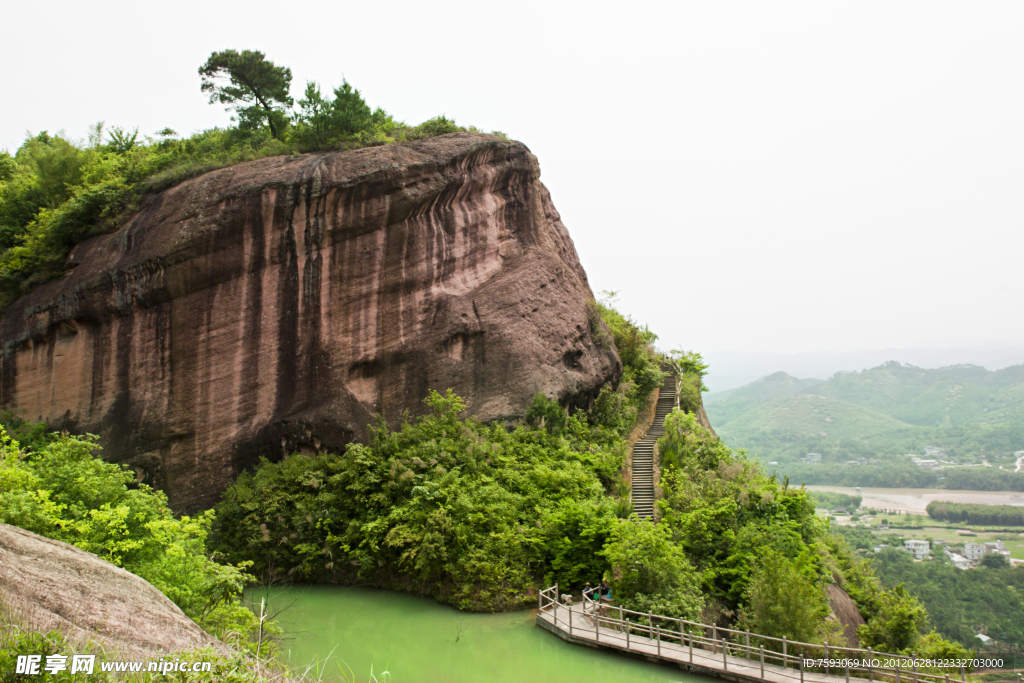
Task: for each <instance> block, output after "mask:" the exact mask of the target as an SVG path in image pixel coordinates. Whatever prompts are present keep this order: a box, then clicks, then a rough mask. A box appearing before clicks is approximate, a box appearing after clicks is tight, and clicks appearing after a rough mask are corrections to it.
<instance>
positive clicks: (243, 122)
mask: <svg viewBox="0 0 1024 683" xmlns="http://www.w3.org/2000/svg"><path fill="white" fill-rule="evenodd" d="M200 75H201V77H202V79H203V84H202V89H203V91H204V92H208V93H210V95H211V102H219V103H223V104H229V105H231V108H233V109H234V110H235V114H236V116H235V117H234V121H235V125H233V126H230V127H228V128H226V129H221V128H214V129H211V130H206V131H202V132H200V133H195V134H193V135H190V136H187V137H182V136H179V135H178V134H177V133H176V132H175V131H173V130H171V129H170V128H165V129H164V130H162V131H160V132H158V133H155V134H154V135H153V136H152V137H147V136H143V137H142V138H140V137H139V133H138V130H137V129H136V130H133V131H129V130H125V129H121V128H117V127H114V128H110V129H104V127H103V124H102V123H98V124H96V126H95V127H94V128H93V130H92V132H91V133H90V136H89V140H88V141H85V142H83V141H77V140H72V139H70V138H68V137H67V136H65V135H64V134H63V133H57V134H56V135H51V134H49V133H47V132H46V131H43V132H42V133H39V134H38V135H32V136H30V137H28V138H27V139H26V140H25V143H24V144H23V145H22V146H21V147H20V148H19V149H18V150H17V152H15V154H14V155H13V156H12V155H11V154H9V153H8V152H6V151H3V152H0V311H2V310H3V309H5V308H7V306H9V305H10V304H11V303H12V302H13V301H14V300H16V299H17V298H18V297H19V296H21V295H22V294H24V293H25V292H27V291H29V290H31V289H32V288H33V287H35V286H37V285H39V284H41V283H44V282H47V281H49V280H53V279H55V278H59V277H61V276H62V275H63V274H64V272H65V259H66V257H67V254H68V252H69V251H70V250H71V248H72V247H74V246H75V245H76V244H78V243H80V242H82V241H83V240H85V239H88V238H89V237H92V236H95V235H99V234H103V233H108V232H111V231H113V230H115V229H116V228H118V227H119V226H120V225H121V224H122V223H124V221H126V220H127V219H128V218H129V217H130V216H131V214H132V212H133V211H134V210H135V209H136V208H137V206H138V204H139V201H140V199H141V198H142V197H143V196H144V195H146V194H148V193H152V192H159V191H161V190H163V189H166V188H168V187H171V186H172V185H175V184H176V183H179V182H181V181H182V180H186V179H188V178H191V177H194V176H197V175H201V174H202V173H206V172H208V171H211V170H214V169H217V168H221V167H224V166H229V165H232V164H237V163H240V162H243V161H250V160H253V159H259V158H263V157H268V156H275V155H280V154H298V153H301V152H312V151H317V150H331V149H351V148H356V147H363V146H367V145H384V144H391V143H395V142H402V141H408V140H418V139H422V138H428V137H433V136H435V135H442V134H444V133H452V132H458V131H473V132H481V131H479V130H478V129H476V128H474V127H472V126H470V127H468V128H467V127H463V126H458V125H457V124H456V123H455V121H453V120H451V119H448V118H446V117H444V116H443V115H442V116H437V117H435V118H432V119H430V120H428V121H425V122H423V123H421V124H420V125H418V126H409V125H406V124H405V123H403V122H401V121H396V120H395V119H394V118H393V117H391V116H390V115H389V114H388V113H387V112H385V111H384V110H383V109H381V108H379V107H378V108H377V109H374V110H371V109H370V107H369V105H367V104H366V102H365V101H364V100H363V97H362V95H361V94H360V92H359V91H358V90H356V89H354V88H353V87H352V86H351V85H350V84H349V83H348V82H347V81H344V80H343V81H342V84H341V85H340V86H339V87H338V88H335V89H334V91H333V97H330V96H326V97H325V96H324V95H322V94H321V92H320V88H319V86H318V85H316V84H315V83H309V84H307V87H306V91H305V96H304V97H303V98H301V99H300V100H299V102H298V105H299V108H298V110H297V111H293V110H292V109H291V107H292V104H293V102H292V98H291V96H290V95H289V94H288V92H289V86H290V83H291V71H290V70H288V69H287V67H280V66H276V65H274V64H273V62H269V61H267V60H266V59H265V57H264V56H263V54H262V53H260V52H254V51H243V52H241V53H239V52H237V51H234V50H227V51H223V52H218V53H214V54H212V55H211V56H210V59H209V60H208V62H207V63H206V64H204V65H203V67H201V68H200ZM222 81H226V82H222ZM495 134H496V135H500V136H501V137H504V135H503V134H501V133H497V132H495Z"/></svg>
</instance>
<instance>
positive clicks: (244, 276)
mask: <svg viewBox="0 0 1024 683" xmlns="http://www.w3.org/2000/svg"><path fill="white" fill-rule="evenodd" d="M539 176H540V171H539V167H538V165H537V160H536V158H535V157H534V156H533V155H532V154H530V152H529V150H528V149H527V148H526V147H525V146H523V145H521V144H519V143H515V142H504V141H502V140H499V139H497V138H494V137H491V136H486V135H476V134H468V133H456V134H452V135H445V136H442V137H438V138H432V139H429V140H424V141H419V142H414V143H407V144H401V145H391V146H387V147H375V148H368V149H361V150H354V151H347V152H335V153H319V154H306V155H301V156H296V157H274V158H268V159H262V160H259V161H253V162H249V163H245V164H239V165H237V166H233V167H230V168H226V169H222V170H219V171H214V172H211V173H208V174H206V175H203V176H201V177H199V178H195V179H193V180H190V181H187V182H185V183H182V184H181V185H178V186H176V187H174V188H171V189H169V190H167V191H165V192H162V193H160V194H158V195H155V196H151V197H149V198H147V199H146V200H145V201H144V203H143V205H142V208H141V210H140V211H139V213H138V214H137V215H136V216H135V217H134V218H133V219H132V220H131V221H130V222H129V223H128V224H126V225H124V226H123V227H121V228H120V229H119V230H118V231H117V232H115V233H113V234H110V235H104V236H101V237H97V238H94V239H92V240H90V241H88V242H85V243H83V244H81V245H79V246H78V247H77V248H76V249H75V250H74V252H73V253H72V254H71V256H70V258H69V267H73V270H71V271H70V272H69V274H68V275H67V276H66V277H65V278H64V279H63V280H60V281H56V282H51V283H49V284H46V285H43V286H41V287H39V288H37V289H35V290H33V291H32V292H30V293H29V294H28V295H26V296H24V297H23V298H22V299H20V300H19V301H18V302H16V303H15V304H14V305H13V306H11V308H10V309H8V311H7V312H6V314H5V316H4V318H3V321H2V324H0V340H2V342H3V366H2V382H0V405H3V406H4V407H5V408H8V409H14V410H15V411H16V412H18V413H19V414H21V415H22V416H24V417H26V418H28V419H32V420H40V419H42V420H46V421H47V422H49V423H51V424H52V425H54V426H57V427H67V428H71V429H76V430H80V431H90V432H94V433H98V434H100V435H101V437H102V443H103V445H104V449H105V450H104V456H105V457H107V458H108V459H111V460H115V461H119V462H125V463H128V464H130V465H131V466H132V467H134V468H136V471H137V472H138V473H139V476H140V477H142V478H144V479H145V480H147V481H149V482H151V483H153V484H155V485H156V486H158V487H160V488H163V489H165V490H166V491H167V492H168V494H169V496H170V499H171V503H172V505H173V506H174V508H175V509H176V510H178V511H182V512H187V511H192V510H195V509H197V508H201V507H205V506H209V505H211V504H212V503H213V502H214V501H216V500H217V497H218V496H219V494H220V493H221V492H222V491H223V489H224V488H225V487H226V486H227V485H228V484H229V483H230V481H231V480H232V479H233V478H234V477H235V476H236V475H237V473H238V472H239V471H241V470H242V469H244V468H245V467H248V466H251V465H252V464H253V463H254V462H256V459H257V458H258V457H259V456H260V455H267V456H270V457H279V456H281V455H282V454H284V453H286V452H291V451H296V450H298V451H309V452H312V451H317V450H321V451H322V450H327V449H331V450H335V449H340V448H342V447H343V446H344V445H345V444H346V443H348V442H350V441H352V440H362V439H365V438H366V437H367V435H368V430H367V425H368V424H369V423H370V422H371V421H372V419H373V414H374V413H377V412H382V413H383V414H384V415H385V416H386V417H387V418H388V420H389V421H390V422H392V423H394V422H395V421H396V420H397V418H399V416H400V415H401V413H402V411H404V410H410V411H411V412H413V413H420V412H422V411H423V405H422V399H423V398H424V397H425V396H426V395H427V392H428V391H429V390H430V389H438V390H444V389H446V388H452V389H454V390H455V391H456V392H457V393H458V394H460V395H462V396H463V397H464V398H465V399H466V400H467V402H468V404H469V409H470V411H471V412H472V413H474V414H476V415H478V416H479V417H480V418H481V419H484V420H495V419H502V418H514V417H518V416H521V415H522V414H523V413H524V412H525V409H526V406H527V405H528V404H529V402H530V400H531V399H532V396H533V395H534V394H535V393H536V392H538V391H540V392H544V393H546V394H547V395H549V396H552V397H557V398H558V399H560V400H561V401H562V402H565V403H570V402H575V403H582V402H585V401H586V400H588V398H589V397H590V396H593V395H594V394H595V393H596V391H597V390H598V389H599V388H600V387H601V385H603V384H604V383H605V382H607V381H609V380H614V379H616V378H617V376H618V374H619V373H620V371H621V363H620V362H619V359H618V357H617V355H616V354H615V351H614V349H602V348H598V347H597V346H595V343H594V340H593V338H592V336H591V324H592V323H591V321H590V320H589V319H588V314H587V309H586V302H587V301H588V300H589V299H591V298H592V294H591V291H590V288H589V286H588V284H587V277H586V274H585V273H584V272H583V268H582V267H581V266H580V263H579V258H578V257H577V255H576V250H575V248H574V247H573V244H572V240H571V239H570V238H569V234H568V232H567V231H566V229H565V227H564V226H563V225H562V222H561V220H560V218H559V215H558V212H557V211H556V210H555V208H554V206H553V205H552V203H551V199H550V197H549V195H548V192H547V189H546V188H545V187H544V186H543V185H542V184H541V183H540V180H539ZM599 324H600V323H599Z"/></svg>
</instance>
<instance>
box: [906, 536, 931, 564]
mask: <svg viewBox="0 0 1024 683" xmlns="http://www.w3.org/2000/svg"><path fill="white" fill-rule="evenodd" d="M903 547H904V548H906V550H907V552H908V553H910V554H911V555H913V556H914V559H915V560H925V559H928V558H929V557H931V553H930V552H929V550H930V549H931V548H930V547H929V545H928V541H916V540H910V541H903Z"/></svg>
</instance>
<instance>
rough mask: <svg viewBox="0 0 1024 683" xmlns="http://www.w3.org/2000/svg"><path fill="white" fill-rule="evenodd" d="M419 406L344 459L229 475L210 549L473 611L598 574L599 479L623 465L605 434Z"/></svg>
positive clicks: (451, 401) (299, 574) (290, 572)
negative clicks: (607, 466) (421, 412)
mask: <svg viewBox="0 0 1024 683" xmlns="http://www.w3.org/2000/svg"><path fill="white" fill-rule="evenodd" d="M427 404H428V405H429V406H430V409H431V412H430V413H429V414H428V415H426V416H424V417H422V418H420V419H419V420H416V421H415V422H406V423H405V424H403V425H402V426H401V428H399V429H398V430H395V431H391V430H389V429H388V427H387V425H386V424H385V423H384V422H383V421H380V422H379V423H378V425H377V427H376V428H375V429H374V434H373V438H372V440H371V442H370V443H369V444H368V445H361V444H354V445H351V446H349V448H348V449H347V450H346V452H345V453H344V454H343V455H322V456H318V457H316V458H307V457H302V456H292V457H290V458H288V459H286V460H284V461H282V462H278V463H270V462H264V463H263V464H262V465H261V466H260V467H259V468H258V469H257V470H256V472H255V473H253V474H251V475H249V474H246V475H242V476H241V477H239V479H238V481H236V482H235V484H234V485H233V486H232V487H231V488H230V489H229V490H228V492H227V493H226V494H225V497H224V501H223V502H222V503H221V504H220V505H219V506H218V508H217V510H218V516H219V519H220V523H221V531H220V535H219V538H220V541H221V544H222V548H223V549H224V550H225V552H227V553H230V554H231V555H232V556H234V557H235V558H236V559H237V560H239V561H241V560H242V559H251V560H253V561H254V562H255V563H256V565H255V568H256V570H257V571H258V572H260V573H273V574H277V575H278V576H279V577H283V576H285V575H287V576H293V577H294V578H302V579H307V580H320V581H338V582H360V583H362V582H368V583H372V584H375V585H381V586H394V587H403V588H407V589H409V590H413V591H415V592H418V593H424V594H428V595H433V596H435V597H438V598H439V599H442V600H444V601H447V602H451V603H452V604H455V605H457V606H458V607H460V608H463V609H475V610H493V609H511V608H514V607H517V606H519V605H523V604H527V603H529V602H532V600H533V598H532V597H530V589H531V588H533V587H534V586H535V585H536V584H537V583H538V582H540V580H541V579H542V578H544V577H545V575H547V580H549V581H558V582H559V583H560V584H562V585H578V584H579V583H580V582H581V580H585V579H588V578H589V579H593V578H595V577H599V576H600V575H601V574H602V573H603V571H604V570H605V568H606V564H605V562H604V561H603V560H602V558H601V556H600V555H599V554H598V553H599V551H600V549H601V547H602V546H603V544H604V541H605V539H606V538H607V537H608V534H609V533H610V531H611V528H612V525H613V524H614V521H615V517H614V514H613V506H612V502H611V500H610V499H608V498H607V497H605V495H604V491H605V489H604V486H603V485H602V483H601V480H600V478H599V476H598V474H597V470H599V469H603V468H602V465H603V463H604V462H605V461H608V460H611V461H613V462H615V463H616V464H618V463H620V462H621V458H622V455H623V453H622V451H621V450H618V449H615V440H614V438H611V437H610V435H608V434H604V433H602V432H601V430H600V428H598V429H597V430H595V429H594V428H592V427H590V426H589V425H588V424H586V423H585V422H584V421H583V420H581V419H579V417H577V416H575V415H573V416H570V417H569V418H568V419H567V424H566V426H565V428H564V430H562V432H561V433H560V435H555V434H552V433H550V432H549V431H547V430H546V429H530V428H527V427H524V426H520V427H517V428H515V429H512V430H508V429H506V428H505V427H504V426H502V425H483V424H480V423H479V422H477V421H476V420H475V419H474V418H467V419H460V418H459V413H460V412H462V411H463V410H464V409H465V404H464V403H463V402H462V400H461V399H459V397H457V396H455V395H453V394H452V393H451V392H450V391H449V393H448V394H447V395H445V396H442V395H440V394H437V393H436V392H433V393H432V394H431V396H430V397H429V398H428V399H427ZM562 539H574V540H576V541H577V543H575V544H568V543H562ZM580 539H586V542H585V543H584V544H583V545H579V544H578V541H579V540H580Z"/></svg>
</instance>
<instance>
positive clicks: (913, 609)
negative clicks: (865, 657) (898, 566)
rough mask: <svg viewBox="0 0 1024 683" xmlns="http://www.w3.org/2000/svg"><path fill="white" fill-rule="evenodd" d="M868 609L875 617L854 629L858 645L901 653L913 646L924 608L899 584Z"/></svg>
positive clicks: (922, 622)
mask: <svg viewBox="0 0 1024 683" xmlns="http://www.w3.org/2000/svg"><path fill="white" fill-rule="evenodd" d="M890 552H899V551H896V550H892V551H890ZM868 609H869V610H872V611H874V612H875V614H874V615H872V616H871V618H869V619H868V623H867V624H864V625H863V626H861V627H860V628H859V629H858V630H857V636H858V637H859V638H860V642H861V645H864V646H867V647H874V648H878V649H881V650H884V651H886V652H892V653H897V652H901V651H903V650H905V649H907V648H909V647H910V646H912V645H913V644H914V643H916V642H917V640H918V638H919V637H920V635H921V628H922V627H923V626H924V625H925V622H926V621H927V619H928V613H927V612H926V611H925V608H924V605H922V604H921V602H920V601H919V600H918V599H917V598H915V597H914V596H913V595H911V594H910V592H909V591H907V589H906V588H905V587H904V586H903V584H902V583H901V584H899V585H898V586H896V587H895V588H893V589H892V590H891V591H884V592H882V593H880V594H879V595H878V596H877V601H876V604H875V605H871V606H869V607H868ZM864 611H866V610H864V609H862V610H861V612H862V613H863V612H864Z"/></svg>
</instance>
